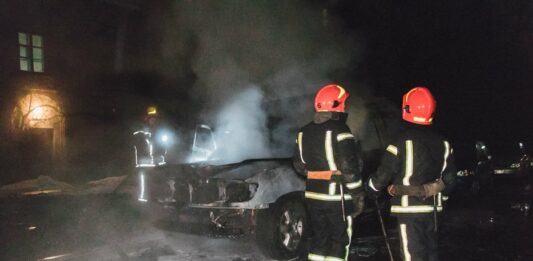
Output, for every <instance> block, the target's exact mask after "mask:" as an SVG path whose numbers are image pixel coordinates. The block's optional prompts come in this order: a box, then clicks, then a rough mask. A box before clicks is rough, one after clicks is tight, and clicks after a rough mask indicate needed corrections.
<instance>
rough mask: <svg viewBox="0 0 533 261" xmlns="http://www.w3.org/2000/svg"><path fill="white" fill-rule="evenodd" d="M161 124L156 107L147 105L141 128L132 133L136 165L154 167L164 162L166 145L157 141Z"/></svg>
mask: <svg viewBox="0 0 533 261" xmlns="http://www.w3.org/2000/svg"><path fill="white" fill-rule="evenodd" d="M162 125H163V124H162V123H161V119H160V116H159V113H158V111H157V107H156V106H153V105H151V106H148V107H147V109H146V114H145V115H144V118H143V126H142V129H140V130H137V131H135V132H134V133H133V137H134V141H133V143H134V148H135V153H136V155H135V159H136V166H137V167H154V166H156V165H164V164H166V162H165V157H166V153H167V152H166V147H165V146H162V145H161V144H160V142H157V139H158V138H159V139H161V137H157V136H161V135H159V132H160V131H161V130H162V129H163V128H162ZM166 139H168V137H166Z"/></svg>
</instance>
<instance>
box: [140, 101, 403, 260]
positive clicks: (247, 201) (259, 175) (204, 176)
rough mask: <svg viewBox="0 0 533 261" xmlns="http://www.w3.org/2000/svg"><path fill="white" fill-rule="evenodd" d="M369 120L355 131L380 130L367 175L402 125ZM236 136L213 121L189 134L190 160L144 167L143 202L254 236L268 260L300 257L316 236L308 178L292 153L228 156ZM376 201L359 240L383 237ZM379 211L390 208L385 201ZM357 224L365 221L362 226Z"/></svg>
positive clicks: (367, 154) (372, 141)
mask: <svg viewBox="0 0 533 261" xmlns="http://www.w3.org/2000/svg"><path fill="white" fill-rule="evenodd" d="M369 111H371V110H369ZM391 118H392V117H391ZM364 122H365V124H361V122H359V123H356V124H359V125H360V126H356V128H353V127H352V128H353V129H357V130H359V135H360V136H364V135H373V136H372V137H367V138H366V139H365V140H366V141H368V142H369V143H366V144H362V145H363V146H362V147H363V151H364V155H363V158H364V159H365V160H366V163H367V164H366V165H367V169H366V170H365V171H364V172H365V173H370V172H371V171H372V170H371V168H372V166H376V165H377V162H378V161H379V160H378V157H380V156H381V154H380V151H382V148H383V147H384V146H386V142H387V141H388V137H389V134H387V132H390V131H392V126H395V125H394V124H391V123H390V121H388V119H387V118H385V117H383V116H379V117H376V116H372V115H371V114H370V113H368V114H366V120H365V121H364ZM298 124H300V123H298ZM296 127H297V125H295V128H296ZM377 130H379V131H377ZM294 131H295V130H293V132H294ZM291 133H292V132H291ZM294 133H295V132H294ZM230 134H231V132H230V131H228V130H225V131H222V132H218V135H216V134H215V131H214V129H213V128H211V127H210V126H209V125H207V124H201V125H197V126H196V128H195V131H194V134H192V135H190V137H191V138H192V141H191V142H190V145H189V148H190V149H189V152H190V156H189V157H188V159H189V161H188V162H186V163H176V164H173V163H167V164H165V165H155V166H153V167H143V166H140V167H139V168H138V169H137V170H138V176H139V193H138V199H139V201H140V202H142V203H150V202H157V203H159V204H161V205H163V206H165V207H166V208H168V209H171V210H172V211H173V215H174V216H175V217H177V218H178V221H179V223H180V224H183V223H187V222H195V223H201V224H206V225H208V226H209V227H210V228H211V230H212V232H213V233H218V234H219V235H240V234H252V235H255V237H256V240H257V243H258V246H259V247H260V249H262V251H263V252H264V254H265V255H267V256H269V257H272V258H275V259H288V258H294V257H296V256H299V255H301V254H302V253H304V252H305V251H306V247H307V242H306V239H307V238H308V236H309V235H308V233H309V229H308V215H307V212H306V208H305V205H304V190H305V179H304V178H302V177H301V176H299V175H297V173H296V172H295V170H294V169H293V166H292V160H291V158H289V157H280V158H266V157H265V158H253V155H252V156H250V159H244V160H241V161H237V162H231V161H230V162H228V161H227V160H224V156H225V154H227V153H228V151H227V150H224V147H226V146H225V145H224V141H227V140H228V139H230V140H231V138H230V136H228V135H230ZM240 135H241V134H239V135H238V136H239V138H240ZM240 142H242V140H241V141H240ZM145 144H149V142H147V143H145ZM285 144H289V145H290V146H293V144H294V143H293V137H292V136H288V139H287V141H286V142H285ZM137 151H138V150H137ZM373 205H374V204H373V202H372V203H371V202H368V203H367V206H368V208H367V209H366V210H365V212H364V213H363V214H362V215H361V216H359V217H358V218H357V220H356V227H360V228H361V229H360V230H359V229H358V230H357V231H356V232H355V234H354V238H355V241H358V240H359V239H358V238H363V237H366V238H368V237H373V238H378V239H381V238H380V235H381V234H380V233H381V232H380V226H379V224H378V223H377V221H376V216H375V213H374V212H373V208H372V207H373ZM380 208H383V209H384V212H388V210H387V208H386V203H385V204H383V205H381V206H380ZM358 223H362V225H359V226H357V224H358ZM369 230H372V231H369Z"/></svg>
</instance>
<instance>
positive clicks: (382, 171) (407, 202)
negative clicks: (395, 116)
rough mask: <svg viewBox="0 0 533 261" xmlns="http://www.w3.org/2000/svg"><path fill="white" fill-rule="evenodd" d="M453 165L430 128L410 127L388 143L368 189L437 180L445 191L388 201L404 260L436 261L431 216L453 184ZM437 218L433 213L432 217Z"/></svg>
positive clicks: (448, 149)
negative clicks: (394, 140)
mask: <svg viewBox="0 0 533 261" xmlns="http://www.w3.org/2000/svg"><path fill="white" fill-rule="evenodd" d="M455 177H456V171H455V165H454V161H453V150H452V148H451V146H450V143H449V142H448V141H447V140H445V139H444V138H442V137H441V136H440V135H438V134H436V133H434V132H433V131H432V130H431V128H430V127H429V126H417V125H411V126H410V127H409V128H408V129H407V131H405V132H403V133H402V134H400V135H399V137H398V139H397V141H396V142H394V143H392V144H390V145H389V146H388V147H387V149H386V152H385V154H384V156H383V158H382V160H381V165H380V167H379V168H378V170H377V172H376V173H374V174H373V175H371V176H370V179H369V182H368V187H370V189H372V190H374V191H380V190H381V189H383V188H385V187H386V186H387V185H388V184H390V182H391V181H392V184H394V185H400V186H401V185H403V186H407V187H411V186H412V187H415V186H422V185H424V184H429V183H431V182H434V181H435V180H437V179H441V180H442V181H443V182H444V185H445V189H444V191H442V193H438V194H437V195H435V196H431V197H427V198H424V197H416V196H408V195H398V196H394V197H392V199H391V214H392V215H394V216H396V217H397V218H398V230H399V233H400V241H401V250H402V253H403V259H404V260H406V261H408V260H424V261H427V260H438V251H437V247H438V245H437V231H436V230H435V229H434V228H435V226H436V224H435V223H434V221H435V220H434V216H433V215H434V214H435V212H434V211H436V212H441V211H442V194H443V193H444V194H445V195H447V193H449V191H450V190H451V189H452V188H453V186H454V184H455ZM435 215H436V214H435Z"/></svg>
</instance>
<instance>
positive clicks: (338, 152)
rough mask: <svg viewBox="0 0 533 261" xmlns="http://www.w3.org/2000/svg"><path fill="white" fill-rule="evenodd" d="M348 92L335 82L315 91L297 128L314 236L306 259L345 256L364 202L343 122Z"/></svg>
mask: <svg viewBox="0 0 533 261" xmlns="http://www.w3.org/2000/svg"><path fill="white" fill-rule="evenodd" d="M348 96H349V93H348V92H346V90H345V89H344V88H343V87H341V86H339V85H335V84H330V85H326V86H324V87H322V88H321V89H320V90H319V91H318V92H317V94H316V96H315V111H316V113H315V115H314V119H313V121H312V122H311V123H309V124H307V125H305V126H304V127H303V128H301V129H300V131H299V132H298V137H297V139H296V143H297V146H296V149H295V153H294V158H293V163H294V167H295V169H296V171H297V172H298V173H300V174H302V175H305V176H306V177H307V181H306V189H305V202H306V205H307V207H308V211H309V214H310V224H311V227H312V232H313V238H312V242H311V249H310V252H309V254H308V256H307V258H308V260H347V259H348V254H349V246H350V241H351V235H352V221H353V218H354V217H356V216H357V215H359V214H360V213H361V211H362V210H363V206H364V190H363V186H362V181H361V169H362V161H361V159H360V152H359V146H358V142H357V140H356V138H355V136H354V135H353V134H352V132H351V131H350V129H349V127H348V126H347V125H346V118H347V114H346V113H345V110H344V107H345V101H346V99H347V98H348Z"/></svg>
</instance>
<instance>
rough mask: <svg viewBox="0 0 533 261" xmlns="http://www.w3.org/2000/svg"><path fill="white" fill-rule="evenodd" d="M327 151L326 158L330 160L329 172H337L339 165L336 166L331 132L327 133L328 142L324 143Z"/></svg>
mask: <svg viewBox="0 0 533 261" xmlns="http://www.w3.org/2000/svg"><path fill="white" fill-rule="evenodd" d="M324 146H325V149H326V158H327V160H328V166H329V170H337V164H335V157H334V156H333V143H332V141H331V131H327V132H326V140H325V142H324Z"/></svg>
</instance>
